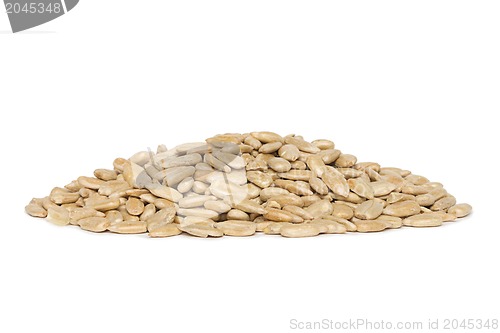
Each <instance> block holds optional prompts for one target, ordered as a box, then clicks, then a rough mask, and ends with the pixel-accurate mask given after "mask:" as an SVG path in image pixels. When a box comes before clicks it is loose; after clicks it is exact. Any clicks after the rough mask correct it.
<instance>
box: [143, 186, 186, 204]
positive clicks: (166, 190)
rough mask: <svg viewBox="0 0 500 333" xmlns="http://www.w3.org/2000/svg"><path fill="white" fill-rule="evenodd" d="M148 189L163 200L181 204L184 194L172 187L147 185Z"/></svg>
mask: <svg viewBox="0 0 500 333" xmlns="http://www.w3.org/2000/svg"><path fill="white" fill-rule="evenodd" d="M146 188H147V189H148V190H149V191H151V193H152V194H154V195H156V196H157V197H160V198H163V199H167V200H170V201H173V202H179V200H180V199H182V194H181V193H179V192H178V191H177V190H176V189H173V188H171V187H167V186H163V185H160V184H153V183H151V184H148V185H146Z"/></svg>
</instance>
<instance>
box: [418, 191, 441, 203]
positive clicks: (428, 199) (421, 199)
mask: <svg viewBox="0 0 500 333" xmlns="http://www.w3.org/2000/svg"><path fill="white" fill-rule="evenodd" d="M436 200H437V199H436V197H435V196H433V195H432V194H430V193H426V194H420V195H417V196H416V197H415V201H416V202H417V203H418V204H419V205H420V206H431V205H433V204H434V203H435V202H436Z"/></svg>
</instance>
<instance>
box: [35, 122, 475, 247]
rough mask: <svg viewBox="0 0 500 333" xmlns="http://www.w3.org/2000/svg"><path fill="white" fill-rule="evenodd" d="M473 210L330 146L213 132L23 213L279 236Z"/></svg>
mask: <svg viewBox="0 0 500 333" xmlns="http://www.w3.org/2000/svg"><path fill="white" fill-rule="evenodd" d="M471 210H472V207H471V206H470V205H468V204H464V203H462V204H457V201H456V199H455V197H454V196H452V195H451V194H449V193H448V192H447V191H446V190H445V189H444V187H443V185H442V184H441V183H438V182H431V181H429V180H428V179H427V178H425V177H423V176H419V175H414V174H412V173H411V172H410V171H408V170H403V169H399V168H393V167H381V166H380V165H379V164H378V163H375V162H358V160H357V158H356V157H355V156H354V155H351V154H344V153H342V152H341V151H340V150H338V149H335V144H334V143H333V142H332V141H330V140H324V139H321V140H315V141H312V142H308V141H306V140H304V138H303V137H301V136H298V135H287V136H285V137H282V136H280V135H278V134H276V133H273V132H253V133H248V134H222V135H216V136H214V137H212V138H209V139H207V140H206V141H205V142H197V143H188V144H182V145H179V146H177V147H175V148H173V149H169V150H168V149H167V148H166V147H165V146H164V145H160V146H158V149H157V151H156V153H154V152H152V151H141V152H138V153H136V154H134V155H133V156H132V157H130V158H129V159H124V158H117V159H115V160H114V162H113V169H97V170H95V171H94V177H86V176H81V177H79V178H78V179H76V180H74V181H72V182H71V183H69V184H67V185H66V186H64V187H56V188H54V189H53V190H52V191H51V192H50V195H49V196H47V197H45V198H34V199H32V200H31V202H30V203H29V204H28V205H27V206H26V212H27V213H28V214H29V215H31V216H34V217H42V218H44V217H46V218H47V219H48V220H49V221H51V222H52V223H54V224H57V225H61V226H64V225H68V224H71V225H77V226H79V227H80V228H82V229H84V230H88V231H93V232H104V231H110V232H114V233H122V234H139V233H149V236H151V237H168V236H174V235H179V234H181V233H186V234H190V235H193V236H198V237H209V236H210V237H221V236H223V235H227V236H251V235H254V234H255V233H256V232H263V233H264V234H269V235H275V234H276V235H282V236H285V237H309V236H317V235H319V234H340V233H346V232H376V231H383V230H386V229H396V228H400V227H402V226H408V227H436V226H440V225H442V224H443V222H449V221H455V220H456V219H457V218H461V217H464V216H467V215H468V214H469V213H470V212H471Z"/></svg>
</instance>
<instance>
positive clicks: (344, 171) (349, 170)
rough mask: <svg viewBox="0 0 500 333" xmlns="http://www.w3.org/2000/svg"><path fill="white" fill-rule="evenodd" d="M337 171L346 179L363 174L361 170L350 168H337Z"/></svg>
mask: <svg viewBox="0 0 500 333" xmlns="http://www.w3.org/2000/svg"><path fill="white" fill-rule="evenodd" d="M337 171H339V172H340V173H341V174H343V175H344V177H345V178H346V179H349V178H358V177H361V176H362V175H363V171H361V170H356V169H352V168H337Z"/></svg>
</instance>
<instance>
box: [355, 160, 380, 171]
mask: <svg viewBox="0 0 500 333" xmlns="http://www.w3.org/2000/svg"><path fill="white" fill-rule="evenodd" d="M353 168H354V169H357V170H366V169H368V168H369V169H373V170H375V171H377V172H379V171H380V164H378V163H375V162H361V163H356V164H355V165H354V166H353Z"/></svg>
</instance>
